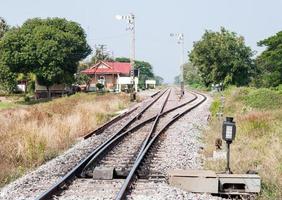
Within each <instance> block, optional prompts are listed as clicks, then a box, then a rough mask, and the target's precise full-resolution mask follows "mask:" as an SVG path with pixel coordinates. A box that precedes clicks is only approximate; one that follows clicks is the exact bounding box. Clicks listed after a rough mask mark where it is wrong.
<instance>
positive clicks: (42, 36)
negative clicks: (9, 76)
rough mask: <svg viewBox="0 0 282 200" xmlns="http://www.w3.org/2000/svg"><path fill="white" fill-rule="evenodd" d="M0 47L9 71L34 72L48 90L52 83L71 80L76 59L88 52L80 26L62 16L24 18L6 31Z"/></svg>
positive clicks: (3, 61)
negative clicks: (24, 20)
mask: <svg viewBox="0 0 282 200" xmlns="http://www.w3.org/2000/svg"><path fill="white" fill-rule="evenodd" d="M0 49H1V55H2V56H1V61H2V63H4V64H5V65H7V66H8V67H9V68H10V70H11V71H12V72H16V73H24V74H26V73H30V72H32V73H34V74H35V75H36V78H37V81H38V82H39V83H40V84H42V85H45V86H46V87H47V90H48V91H49V87H50V86H51V85H53V84H55V83H71V82H73V81H74V73H75V72H76V71H77V66H78V62H79V60H81V59H83V58H85V57H86V56H87V55H89V54H90V52H91V49H90V47H89V45H88V44H87V42H86V35H85V33H84V30H83V29H82V28H81V26H80V25H79V24H78V23H76V22H72V21H67V20H66V19H61V18H47V19H39V18H34V19H29V20H27V21H26V22H25V23H24V24H23V25H22V26H21V27H19V28H15V29H12V30H10V31H8V32H7V33H6V34H5V36H4V37H3V39H2V40H1V42H0ZM49 97H50V92H49Z"/></svg>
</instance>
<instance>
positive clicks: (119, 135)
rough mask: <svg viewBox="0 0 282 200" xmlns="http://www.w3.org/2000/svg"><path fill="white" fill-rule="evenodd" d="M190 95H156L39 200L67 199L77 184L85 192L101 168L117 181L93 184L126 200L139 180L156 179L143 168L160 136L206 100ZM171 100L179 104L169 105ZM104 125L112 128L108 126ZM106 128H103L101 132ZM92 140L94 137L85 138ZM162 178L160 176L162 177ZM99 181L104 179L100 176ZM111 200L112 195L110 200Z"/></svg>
mask: <svg viewBox="0 0 282 200" xmlns="http://www.w3.org/2000/svg"><path fill="white" fill-rule="evenodd" d="M191 95H192V98H191V99H189V100H183V99H182V100H178V101H177V100H176V99H177V98H178V97H177V95H176V91H175V89H167V90H164V91H161V92H159V93H158V94H156V95H155V96H154V97H153V100H152V101H150V102H147V104H146V105H145V106H144V108H142V109H140V111H139V112H137V113H136V114H135V115H134V117H133V118H131V119H129V120H128V121H126V122H124V123H123V125H122V126H121V127H120V128H119V129H118V130H117V131H116V132H115V133H114V134H112V136H110V137H109V138H108V139H107V140H106V141H105V142H104V143H103V144H101V145H100V146H99V147H98V148H96V149H95V150H94V151H93V152H91V153H90V154H89V155H88V156H87V157H86V158H85V159H83V160H82V161H81V162H80V163H79V164H77V165H76V166H75V167H74V168H73V169H72V170H71V171H70V172H68V173H67V174H66V175H65V176H64V177H63V178H62V179H61V180H59V181H58V182H57V183H55V184H54V185H53V186H52V187H50V188H49V189H48V190H47V191H45V192H44V193H42V194H41V195H40V196H39V197H37V199H52V198H55V199H57V198H62V199H64V198H65V195H66V196H67V195H68V192H71V191H70V190H66V189H67V188H68V187H76V185H77V184H78V185H80V186H79V187H77V188H81V189H82V190H83V186H82V184H83V183H85V182H95V181H96V180H93V178H97V173H96V172H97V170H98V173H99V169H108V170H110V171H113V178H114V180H98V182H99V183H100V185H99V186H97V184H94V185H95V186H97V187H98V188H99V187H100V188H101V190H104V189H105V188H106V187H107V184H110V185H111V187H112V186H113V185H114V186H115V187H113V188H114V190H113V191H112V193H113V194H114V193H115V195H116V199H123V198H125V196H126V194H127V193H128V192H129V189H130V186H131V184H132V183H133V182H134V180H136V178H149V177H152V176H155V174H150V173H151V172H150V169H148V168H146V167H144V166H149V163H150V160H151V159H152V157H153V156H152V154H151V155H150V153H151V152H152V151H153V149H154V148H153V147H154V145H155V144H156V142H157V141H158V139H159V138H160V136H161V135H162V134H163V133H164V132H165V130H166V129H167V128H168V127H169V126H170V125H171V124H172V123H174V122H175V121H176V120H178V119H179V118H180V117H182V116H183V115H185V114H186V113H188V112H190V111H191V110H193V109H194V108H196V107H197V106H199V105H200V104H202V103H203V102H204V101H205V100H206V97H205V96H204V95H202V94H198V93H191ZM170 101H171V102H172V101H173V102H174V103H175V102H177V103H175V104H174V105H173V104H170V105H167V104H168V102H170ZM152 105H154V106H152ZM130 112H134V111H130ZM122 118H123V117H121V119H122ZM117 121H118V120H117ZM105 126H109V125H108V124H105ZM103 128H104V127H100V128H99V129H103ZM100 133H101V132H100V131H97V132H95V131H94V132H93V133H91V134H92V135H93V134H100ZM89 137H91V135H88V136H87V137H86V138H89ZM142 165H143V168H142ZM95 170H96V171H95ZM163 176H164V175H160V177H162V178H163ZM98 179H101V177H100V178H98ZM102 179H103V178H102ZM96 183H97V181H96ZM103 185H104V186H103ZM96 189H97V188H96ZM105 198H107V197H105ZM112 198H113V196H111V197H110V198H109V199H112Z"/></svg>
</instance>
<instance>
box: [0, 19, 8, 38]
mask: <svg viewBox="0 0 282 200" xmlns="http://www.w3.org/2000/svg"><path fill="white" fill-rule="evenodd" d="M8 29H9V26H8V24H7V22H6V20H5V19H4V18H2V17H0V38H2V37H3V36H4V34H5V33H6V32H7V31H8Z"/></svg>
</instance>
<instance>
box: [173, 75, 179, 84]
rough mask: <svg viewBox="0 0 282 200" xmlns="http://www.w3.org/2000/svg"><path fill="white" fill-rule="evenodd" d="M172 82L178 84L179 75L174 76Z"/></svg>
mask: <svg viewBox="0 0 282 200" xmlns="http://www.w3.org/2000/svg"><path fill="white" fill-rule="evenodd" d="M174 84H176V85H179V84H180V77H179V75H178V76H175V77H174Z"/></svg>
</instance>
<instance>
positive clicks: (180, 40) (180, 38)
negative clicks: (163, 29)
mask: <svg viewBox="0 0 282 200" xmlns="http://www.w3.org/2000/svg"><path fill="white" fill-rule="evenodd" d="M170 36H171V37H176V38H177V43H178V44H179V45H180V50H181V54H180V75H179V79H180V90H181V97H182V96H183V95H184V75H183V66H184V34H183V33H171V34H170Z"/></svg>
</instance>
